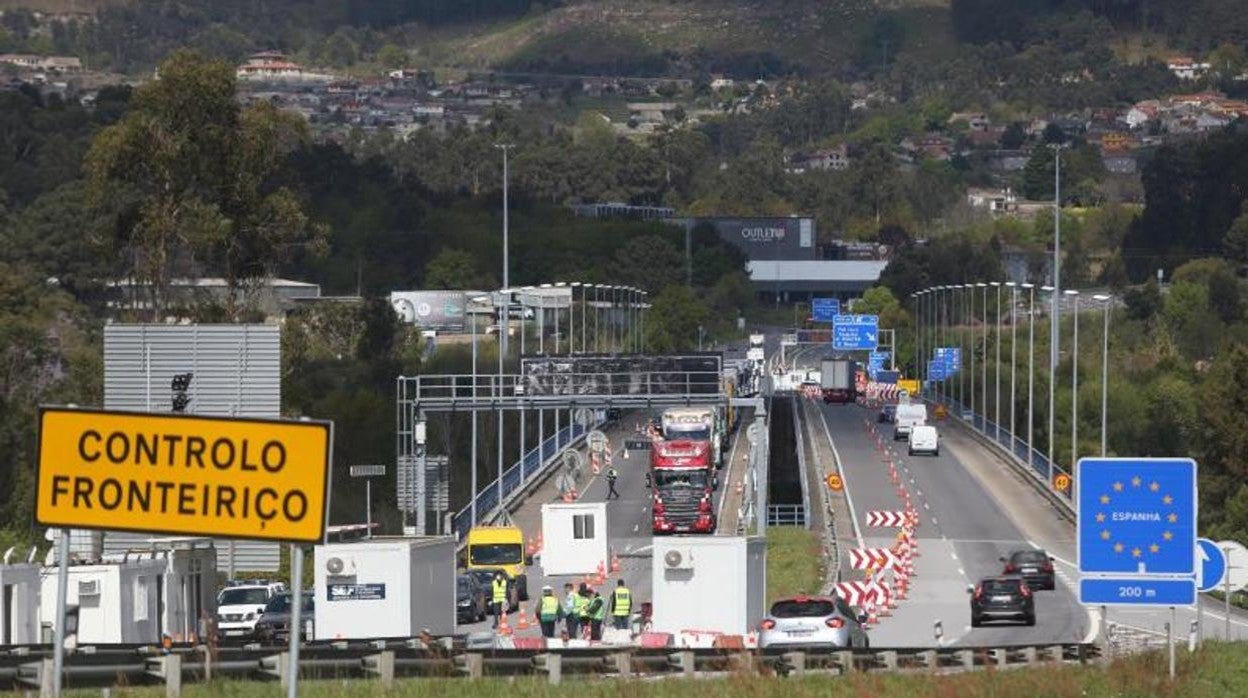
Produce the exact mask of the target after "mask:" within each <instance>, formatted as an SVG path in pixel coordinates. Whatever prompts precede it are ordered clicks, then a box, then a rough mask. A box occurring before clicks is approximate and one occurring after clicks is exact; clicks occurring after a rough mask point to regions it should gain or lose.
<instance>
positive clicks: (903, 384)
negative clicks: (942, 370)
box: [897, 378, 919, 395]
mask: <svg viewBox="0 0 1248 698" xmlns="http://www.w3.org/2000/svg"><path fill="white" fill-rule="evenodd" d="M897 387H898V388H900V389H901V390H904V391H906V392H908V393H910V394H911V395H918V394H919V382H918V381H917V380H915V379H913V378H902V379H901V380H899V381H897Z"/></svg>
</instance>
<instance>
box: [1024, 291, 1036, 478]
mask: <svg viewBox="0 0 1248 698" xmlns="http://www.w3.org/2000/svg"><path fill="white" fill-rule="evenodd" d="M1023 288H1025V289H1027V318H1028V322H1027V467H1029V468H1034V467H1035V462H1036V459H1035V446H1034V445H1033V444H1034V443H1035V441H1034V439H1035V428H1036V413H1035V401H1034V400H1033V398H1034V397H1035V392H1036V286H1035V284H1030V283H1027V284H1023Z"/></svg>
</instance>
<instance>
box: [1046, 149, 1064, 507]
mask: <svg viewBox="0 0 1248 698" xmlns="http://www.w3.org/2000/svg"><path fill="white" fill-rule="evenodd" d="M1052 147H1053V297H1052V298H1051V299H1050V305H1051V308H1050V316H1049V486H1050V487H1052V486H1053V461H1054V460H1055V458H1056V455H1057V454H1055V453H1054V452H1053V446H1054V434H1053V432H1054V429H1055V428H1056V422H1055V417H1056V415H1055V412H1056V411H1057V410H1056V404H1057V358H1058V354H1059V350H1060V347H1059V346H1058V345H1059V344H1060V343H1061V323H1060V313H1059V312H1058V307H1059V299H1060V297H1061V295H1062V147H1063V146H1062V144H1060V143H1054V144H1053V145H1052Z"/></svg>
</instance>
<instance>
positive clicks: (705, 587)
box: [651, 536, 767, 635]
mask: <svg viewBox="0 0 1248 698" xmlns="http://www.w3.org/2000/svg"><path fill="white" fill-rule="evenodd" d="M651 575H652V582H653V587H652V589H653V592H652V598H653V602H654V609H653V614H654V615H653V619H652V623H653V629H654V630H655V631H656V632H668V633H676V634H679V633H680V632H682V631H698V632H702V633H706V632H718V633H725V634H729V635H744V634H746V633H748V632H750V631H751V630H753V629H754V627H755V625H756V624H757V623H758V622H759V621H761V620H762V618H763V614H764V605H765V602H766V594H767V586H766V585H767V542H766V540H765V539H763V538H761V537H757V536H751V537H748V538H742V537H730V536H671V537H662V538H660V537H656V538H655V539H654V547H653V558H652V571H651Z"/></svg>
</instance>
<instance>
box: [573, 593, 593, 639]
mask: <svg viewBox="0 0 1248 698" xmlns="http://www.w3.org/2000/svg"><path fill="white" fill-rule="evenodd" d="M593 597H594V593H593V592H592V591H590V589H589V585H587V584H581V589H580V593H579V594H577V597H576V617H577V619H578V621H579V625H580V628H579V630H580V631H581V634H584V633H585V631H586V630H591V628H592V624H591V622H590V621H592V620H593V617H592V616H591V614H590V612H589V602H590V600H591V599H593Z"/></svg>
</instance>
